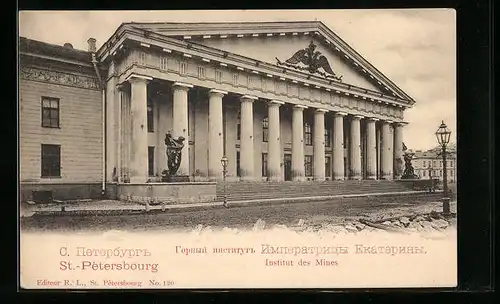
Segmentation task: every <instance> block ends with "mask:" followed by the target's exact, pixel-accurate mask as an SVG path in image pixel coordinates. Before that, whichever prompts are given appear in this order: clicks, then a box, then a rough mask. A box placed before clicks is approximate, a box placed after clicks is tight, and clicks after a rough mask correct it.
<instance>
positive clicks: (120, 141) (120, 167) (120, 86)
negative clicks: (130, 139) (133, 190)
mask: <svg viewBox="0 0 500 304" xmlns="http://www.w3.org/2000/svg"><path fill="white" fill-rule="evenodd" d="M116 89H117V90H118V94H119V96H118V166H117V171H118V183H122V182H123V114H122V108H123V103H124V99H125V94H126V92H125V91H124V85H123V84H118V85H116Z"/></svg>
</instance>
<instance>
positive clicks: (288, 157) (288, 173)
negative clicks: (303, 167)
mask: <svg viewBox="0 0 500 304" xmlns="http://www.w3.org/2000/svg"><path fill="white" fill-rule="evenodd" d="M283 163H284V166H285V181H291V180H292V154H285V160H284V162H283Z"/></svg>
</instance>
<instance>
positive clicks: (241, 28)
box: [98, 21, 415, 104]
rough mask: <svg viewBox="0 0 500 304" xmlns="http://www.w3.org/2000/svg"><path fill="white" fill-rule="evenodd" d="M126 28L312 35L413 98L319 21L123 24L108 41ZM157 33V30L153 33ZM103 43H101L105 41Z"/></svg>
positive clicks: (176, 33)
mask: <svg viewBox="0 0 500 304" xmlns="http://www.w3.org/2000/svg"><path fill="white" fill-rule="evenodd" d="M126 29H130V30H132V29H135V30H138V31H140V32H142V33H144V34H146V35H147V36H151V35H155V34H157V35H161V36H164V37H168V36H171V37H177V38H181V39H183V38H184V39H186V40H187V41H192V38H195V37H198V38H202V37H213V38H227V37H228V36H231V35H232V36H234V35H237V36H240V35H241V36H243V35H249V34H254V35H259V34H262V35H267V36H269V35H270V36H278V35H285V34H290V33H292V34H298V33H301V34H303V35H306V34H309V35H316V36H317V37H318V38H321V39H322V42H324V43H325V44H326V45H327V46H328V47H329V48H331V49H332V51H334V52H335V51H336V52H341V53H342V54H340V55H341V57H342V58H343V59H344V60H347V61H348V63H349V64H351V65H353V67H356V68H357V69H358V70H359V71H360V73H365V74H366V75H365V77H367V78H371V81H373V82H374V83H376V85H377V86H379V87H381V88H382V89H385V90H389V91H391V92H392V93H394V94H396V95H398V96H399V98H401V99H403V100H406V101H407V102H408V103H409V104H414V103H415V101H414V100H413V99H412V98H411V97H410V96H408V95H407V94H406V93H405V92H404V91H403V90H401V89H400V88H399V87H398V86H397V85H396V84H394V83H393V82H392V81H391V80H390V79H388V78H387V77H386V76H385V75H383V74H382V73H381V72H380V71H379V70H377V69H376V68H375V67H374V66H373V65H371V64H370V63H369V62H368V61H367V60H365V59H364V58H363V57H362V56H361V55H360V54H359V53H357V52H356V51H355V50H354V49H353V48H352V47H350V46H349V45H348V44H347V43H346V42H345V41H343V40H342V39H341V38H340V37H339V36H338V35H336V34H335V33H334V32H333V31H332V30H331V29H330V28H329V27H327V26H326V25H325V24H324V23H322V22H320V21H296V22H290V21H285V22H230V23H228V22H210V23H164V22H159V23H134V22H132V23H123V24H122V25H120V27H119V28H118V29H117V31H116V32H115V33H114V34H113V36H112V37H111V38H110V39H109V40H108V42H113V41H116V36H117V35H118V36H119V35H120V33H119V32H123V30H126ZM157 32H161V33H157ZM108 42H107V43H105V44H108ZM104 51H105V50H104V49H103V48H101V49H100V50H99V52H98V54H99V56H101V55H102V54H103V53H104Z"/></svg>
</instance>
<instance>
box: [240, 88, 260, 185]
mask: <svg viewBox="0 0 500 304" xmlns="http://www.w3.org/2000/svg"><path fill="white" fill-rule="evenodd" d="M255 100H257V97H255V96H250V95H244V96H242V97H241V139H240V174H241V180H242V181H252V180H255V174H254V171H255V170H254V147H253V144H254V138H253V102H254V101H255Z"/></svg>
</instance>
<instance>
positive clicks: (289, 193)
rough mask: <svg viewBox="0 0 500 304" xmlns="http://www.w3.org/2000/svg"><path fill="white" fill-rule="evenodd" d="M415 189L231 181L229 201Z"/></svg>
mask: <svg viewBox="0 0 500 304" xmlns="http://www.w3.org/2000/svg"><path fill="white" fill-rule="evenodd" d="M403 191H413V187H411V186H409V185H408V184H406V183H401V182H398V181H386V180H362V181H356V180H346V181H323V182H313V181H304V182H228V183H226V196H227V200H228V201H239V200H252V199H273V198H295V197H312V196H333V195H348V194H368V193H387V192H403ZM223 197H224V184H223V183H218V184H217V198H218V199H223Z"/></svg>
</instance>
